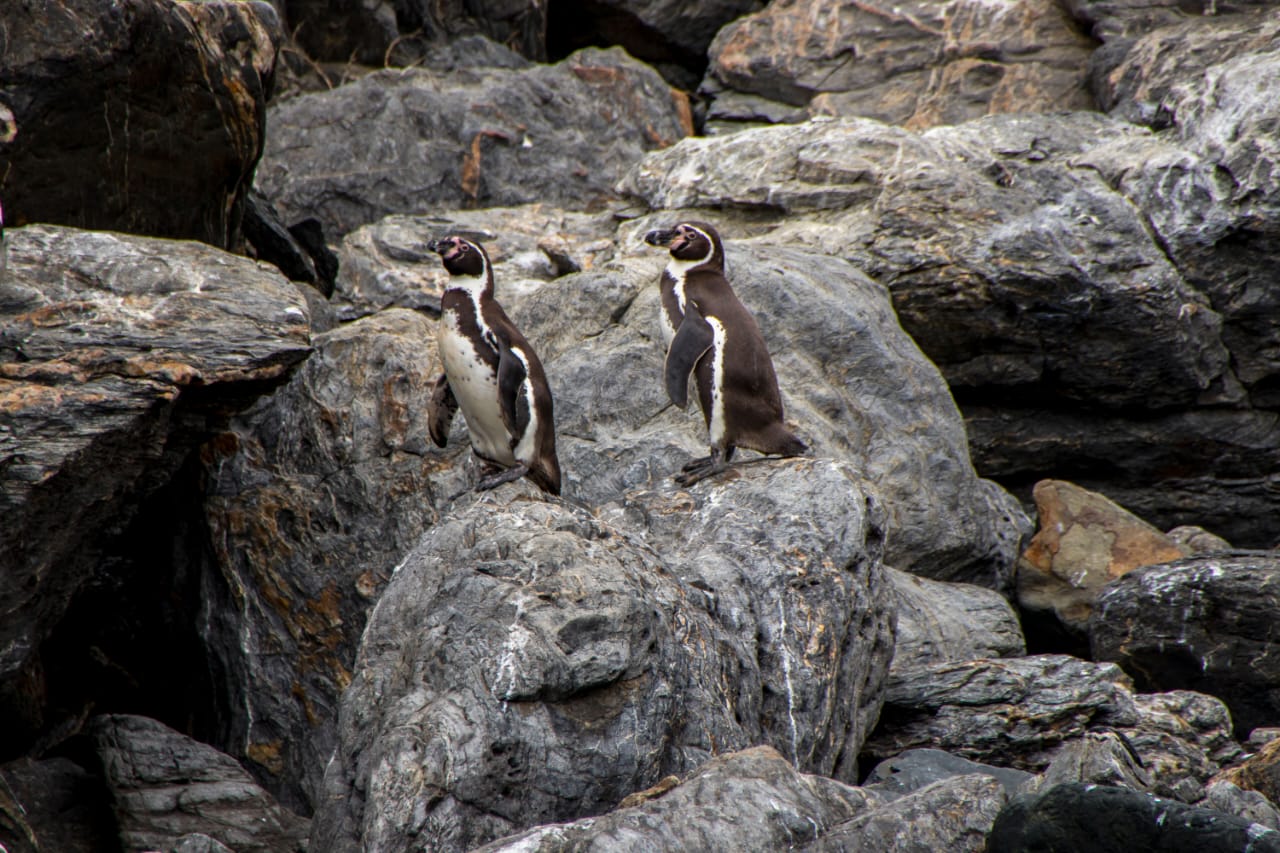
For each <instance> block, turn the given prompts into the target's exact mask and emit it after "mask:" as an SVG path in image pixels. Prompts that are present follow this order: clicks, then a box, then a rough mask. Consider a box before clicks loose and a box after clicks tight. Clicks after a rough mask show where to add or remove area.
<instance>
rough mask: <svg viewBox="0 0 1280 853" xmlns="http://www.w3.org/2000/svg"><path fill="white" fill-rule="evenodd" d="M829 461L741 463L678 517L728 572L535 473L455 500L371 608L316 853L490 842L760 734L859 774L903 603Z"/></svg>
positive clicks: (808, 766)
mask: <svg viewBox="0 0 1280 853" xmlns="http://www.w3.org/2000/svg"><path fill="white" fill-rule="evenodd" d="M812 464H813V463H805V462H803V461H800V462H798V463H797V462H792V463H784V464H778V465H770V466H767V467H766V466H760V467H757V468H756V469H755V470H751V471H745V470H744V471H743V472H742V473H741V475H740V476H738V477H735V478H731V479H729V480H728V481H727V482H724V483H716V484H715V485H714V486H713V487H712V493H711V496H710V497H711V498H712V499H711V500H708V501H707V502H706V504H704V505H703V506H702V507H701V508H698V507H697V506H696V505H695V508H694V509H693V511H692V512H689V511H688V510H684V511H681V512H680V513H679V515H678V516H677V517H674V518H670V519H669V520H668V521H667V522H666V523H668V524H687V525H690V527H689V529H688V530H687V531H686V534H685V535H686V537H687V538H688V539H689V540H690V542H689V544H690V546H691V547H692V548H694V549H696V548H697V547H698V546H699V544H700V543H703V542H705V543H711V542H715V541H722V542H726V543H729V542H734V541H735V540H736V541H737V544H736V546H734V547H729V548H722V549H721V550H722V553H721V554H720V556H719V558H718V559H717V560H714V561H711V560H710V559H709V558H708V557H707V556H703V557H700V558H699V557H697V551H694V552H693V553H691V554H687V555H673V556H671V557H667V556H665V555H662V554H655V553H654V552H653V551H652V550H651V549H650V548H649V547H648V546H646V545H644V544H643V540H642V539H641V538H640V537H639V536H637V535H636V534H635V533H632V532H631V527H632V526H631V525H630V524H628V523H627V520H626V519H625V518H622V519H618V520H617V521H616V523H614V524H606V523H603V522H601V521H598V520H595V519H593V518H592V517H591V516H589V515H587V514H586V513H585V512H582V511H581V510H576V509H572V508H570V507H568V506H564V505H563V504H561V503H559V502H547V501H545V500H543V499H541V498H540V497H539V496H536V495H534V493H533V490H532V489H530V488H528V487H526V486H525V485H524V484H513V485H508V486H504V487H502V488H501V489H499V490H497V491H495V492H494V493H492V496H489V495H486V496H485V497H484V498H481V499H479V500H478V501H477V500H475V499H469V500H473V501H475V502H474V503H471V504H470V505H469V506H465V507H459V508H457V509H456V510H455V511H454V512H453V513H452V514H451V515H450V516H449V518H448V519H447V520H445V521H442V522H441V523H440V524H439V525H438V526H436V527H435V528H433V530H432V531H431V532H430V533H429V534H428V535H427V537H425V538H424V539H423V541H422V543H421V544H420V546H419V547H418V548H417V549H416V550H415V551H414V553H413V554H412V555H411V556H410V557H409V558H408V559H407V560H406V561H405V562H404V563H403V564H402V565H401V566H400V568H399V569H398V570H397V572H396V574H395V576H394V577H393V579H392V581H391V584H390V585H389V586H388V588H387V591H386V593H385V594H384V595H383V597H382V598H381V600H380V601H379V603H378V606H377V607H376V608H375V610H374V612H373V614H372V616H371V617H370V621H369V626H368V628H367V629H366V631H365V635H364V639H363V642H362V645H361V653H360V657H359V659H358V660H357V664H356V670H355V678H354V680H353V682H352V684H351V687H350V688H349V689H348V690H347V692H346V694H345V695H344V697H343V705H342V712H341V716H340V723H339V731H340V742H339V745H338V749H337V751H336V753H335V756H334V760H333V762H332V763H331V764H330V766H329V769H328V771H327V773H326V776H325V795H324V799H323V800H322V805H321V807H320V808H319V809H318V811H317V817H316V822H315V827H314V831H313V835H312V848H311V849H312V850H313V851H314V850H320V851H323V850H345V849H351V848H352V847H358V846H370V847H379V848H383V849H404V848H405V845H407V844H410V843H412V839H413V838H415V837H430V838H432V839H433V843H434V844H435V845H437V846H438V847H439V848H440V849H447V850H455V849H469V847H471V846H475V845H476V844H479V843H483V842H485V841H488V840H490V839H492V838H495V837H498V836H501V835H504V834H508V833H510V832H512V831H514V830H518V829H521V828H524V827H529V826H534V825H537V824H539V823H545V822H548V821H557V820H566V819H572V818H575V817H579V816H583V815H587V814H593V813H599V812H601V811H603V810H607V809H609V808H612V807H614V806H616V805H617V804H618V803H619V802H620V801H621V800H622V798H623V797H624V796H626V795H627V794H629V793H631V792H633V791H636V790H639V789H643V788H646V787H648V786H649V785H652V784H654V783H655V782H657V781H658V780H659V779H662V778H663V777H664V776H667V775H670V774H673V773H674V774H677V775H680V774H685V773H688V772H690V771H691V770H693V769H694V768H695V767H697V766H698V765H700V764H701V763H703V762H704V761H705V760H706V759H708V758H710V757H711V756H712V755H714V754H716V753H719V752H724V751H727V750H733V749H740V748H743V747H745V746H748V745H751V744H753V743H760V742H762V741H763V742H765V743H770V744H772V745H773V746H775V747H776V748H777V749H779V750H780V751H782V752H783V753H784V754H786V755H788V756H793V757H794V758H795V759H796V760H797V762H798V764H799V766H800V768H801V769H804V770H814V771H819V772H823V773H825V774H830V775H834V776H836V778H846V779H848V778H851V777H852V775H853V774H854V773H856V767H855V765H854V759H855V756H856V755H857V750H858V748H859V747H860V744H861V743H862V740H863V739H864V738H865V737H866V734H867V731H868V730H869V728H870V726H871V724H872V722H873V721H874V719H875V715H876V713H877V711H878V699H877V697H878V696H879V695H880V690H881V688H880V684H881V682H882V680H883V678H884V676H885V673H886V672H887V669H888V661H889V656H890V655H891V650H892V642H891V636H892V634H891V626H890V621H889V620H890V611H889V610H888V607H889V601H888V595H889V592H888V589H887V587H885V585H884V581H883V576H882V574H881V570H880V564H879V554H878V543H877V542H876V536H877V535H878V531H876V529H875V528H874V527H873V526H872V524H871V521H870V520H869V519H868V517H867V515H866V513H865V511H864V510H862V509H860V508H859V507H860V506H861V505H862V502H863V501H865V498H863V497H862V495H861V492H860V491H859V490H858V489H857V488H856V486H855V485H854V481H853V480H852V479H851V478H849V472H848V470H847V468H843V467H840V466H833V465H831V464H830V463H824V464H821V465H819V466H818V467H817V468H816V469H812V468H811V465H812ZM840 481H843V482H844V483H845V484H846V485H844V486H843V488H841V489H839V490H836V491H834V492H833V490H832V485H833V484H834V483H835V482H840ZM815 483H818V484H821V485H822V486H825V488H821V487H819V486H815V485H814V484H815ZM819 495H821V496H822V497H821V498H819V497H818V496H819ZM503 496H506V498H505V500H503V501H502V502H501V503H498V502H493V501H492V498H495V497H503ZM802 496H805V497H802ZM785 497H792V500H791V501H789V502H788V503H787V507H788V509H786V510H784V509H783V508H782V505H781V501H782V500H784V499H785ZM832 497H835V498H836V499H838V500H839V501H840V504H839V507H840V509H839V512H838V513H833V515H832V518H831V523H832V524H834V525H836V526H835V527H834V528H828V529H825V530H822V529H819V530H815V529H814V528H813V526H812V524H811V522H810V521H809V519H810V518H811V517H812V514H811V510H810V511H808V512H806V511H805V507H806V505H807V506H809V507H812V506H813V501H815V500H819V499H821V500H824V501H826V500H830V499H831V498H832ZM671 498H678V495H672V496H671ZM792 507H794V509H791V508H792ZM673 509H674V507H673ZM653 512H654V514H655V515H656V514H657V508H656V507H655V508H654V510H653ZM792 512H795V513H796V514H795V515H792V514H791V513H792ZM747 523H750V524H751V525H752V530H753V531H755V532H754V535H753V536H752V537H751V538H747V537H746V536H745V535H744V534H743V533H742V532H741V531H742V529H743V528H742V527H741V526H740V525H743V524H747ZM530 534H533V535H530ZM687 560H688V561H692V560H699V562H694V563H690V562H686V561H687ZM695 571H696V572H698V574H697V575H695V574H694V572H695ZM819 624H821V625H822V626H823V628H822V629H821V631H820V632H817V628H816V626H817V625H819ZM583 768H591V770H590V772H583Z"/></svg>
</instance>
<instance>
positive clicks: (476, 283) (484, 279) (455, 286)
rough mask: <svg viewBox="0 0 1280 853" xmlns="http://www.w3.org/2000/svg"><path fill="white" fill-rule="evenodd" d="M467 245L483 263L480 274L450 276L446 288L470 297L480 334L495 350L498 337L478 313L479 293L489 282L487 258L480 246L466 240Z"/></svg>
mask: <svg viewBox="0 0 1280 853" xmlns="http://www.w3.org/2000/svg"><path fill="white" fill-rule="evenodd" d="M467 245H468V246H470V247H471V251H473V252H475V253H476V255H477V256H479V258H480V263H481V264H482V265H483V266H481V268H480V274H479V275H454V276H450V277H449V283H448V285H446V289H448V290H461V291H462V292H463V293H465V294H467V296H469V297H471V307H472V308H474V309H475V312H476V325H477V326H479V327H480V335H481V337H483V338H484V339H485V340H486V341H488V342H489V345H490V346H491V347H493V348H494V349H495V350H496V349H497V348H498V339H497V338H496V337H495V336H494V334H493V330H492V329H490V328H489V325H488V324H487V323H485V321H484V314H482V313H480V295H481V294H482V293H484V289H485V287H487V286H488V284H489V259H488V258H487V257H485V254H484V252H482V251H480V247H479V246H477V245H476V244H475V243H472V242H469V241H468V242H467Z"/></svg>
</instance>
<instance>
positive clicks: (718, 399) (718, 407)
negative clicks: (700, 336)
mask: <svg viewBox="0 0 1280 853" xmlns="http://www.w3.org/2000/svg"><path fill="white" fill-rule="evenodd" d="M707 325H709V326H710V327H711V334H712V335H713V336H714V337H713V342H712V344H711V389H712V390H711V419H710V420H711V423H710V424H709V425H708V428H707V432H708V433H709V435H710V438H711V443H712V444H713V445H717V446H719V445H720V444H721V443H722V442H723V441H724V438H725V428H726V424H725V416H724V343H725V333H724V324H723V323H721V322H720V319H719V318H718V317H716V316H715V315H713V314H709V315H707Z"/></svg>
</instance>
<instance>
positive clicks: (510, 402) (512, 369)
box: [498, 339, 532, 444]
mask: <svg viewBox="0 0 1280 853" xmlns="http://www.w3.org/2000/svg"><path fill="white" fill-rule="evenodd" d="M528 381H529V365H528V362H527V361H526V359H525V355H524V353H523V352H521V351H520V347H519V346H514V347H513V346H510V345H508V344H507V342H506V341H504V340H501V339H499V341H498V400H499V401H500V402H501V403H502V421H503V423H505V424H506V426H507V432H509V433H511V441H512V443H513V444H514V443H515V442H517V441H519V440H520V436H522V435H524V431H525V430H526V429H527V428H528V426H529V420H530V418H531V417H532V412H530V411H529V396H530V395H527V394H525V393H524V387H525V384H526V383H527V382H528Z"/></svg>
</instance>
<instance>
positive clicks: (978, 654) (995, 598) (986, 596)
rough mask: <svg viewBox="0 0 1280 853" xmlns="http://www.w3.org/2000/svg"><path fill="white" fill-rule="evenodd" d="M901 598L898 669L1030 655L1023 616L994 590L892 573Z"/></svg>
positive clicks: (895, 658)
mask: <svg viewBox="0 0 1280 853" xmlns="http://www.w3.org/2000/svg"><path fill="white" fill-rule="evenodd" d="M887 575H888V577H889V581H890V582H891V583H892V584H893V590H894V593H895V595H896V597H897V600H898V601H897V606H896V607H895V608H894V609H895V610H896V611H897V614H898V630H897V638H896V641H895V643H894V652H893V670H894V671H900V670H902V669H908V668H910V667H913V666H920V665H922V664H927V663H942V662H943V661H952V660H972V659H974V658H988V657H990V658H999V657H1017V656H1020V655H1024V654H1026V653H1027V644H1026V642H1025V641H1024V640H1023V637H1022V628H1021V626H1020V625H1019V623H1018V614H1017V613H1015V612H1014V610H1013V607H1011V606H1010V604H1009V602H1008V600H1006V599H1005V597H1004V596H1002V595H1000V594H999V593H998V592H995V591H994V590H990V589H985V588H983V587H979V586H973V585H972V584H959V583H945V582H942V581H931V580H928V579H927V578H922V577H919V576H918V575H911V574H907V573H906V572H900V571H898V570H897V569H887Z"/></svg>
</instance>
